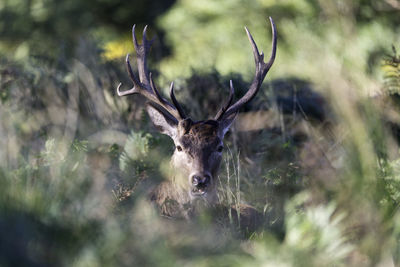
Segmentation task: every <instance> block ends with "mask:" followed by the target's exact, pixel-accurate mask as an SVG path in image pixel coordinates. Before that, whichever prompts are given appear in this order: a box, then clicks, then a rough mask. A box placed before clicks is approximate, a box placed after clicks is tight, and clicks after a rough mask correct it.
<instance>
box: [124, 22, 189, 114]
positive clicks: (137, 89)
mask: <svg viewBox="0 0 400 267" xmlns="http://www.w3.org/2000/svg"><path fill="white" fill-rule="evenodd" d="M135 26H136V25H133V28H132V38H133V45H134V47H135V50H136V55H137V60H136V62H137V66H138V72H139V79H140V81H138V80H137V78H136V77H135V75H134V74H133V70H132V67H131V63H130V62H129V54H127V55H126V59H125V61H126V69H127V70H128V73H129V77H130V78H131V80H132V82H133V87H132V88H131V89H129V90H126V91H123V92H121V91H120V88H121V86H122V83H120V84H119V85H118V88H117V93H118V95H119V96H125V95H131V94H141V95H142V96H144V97H145V98H147V99H148V100H149V101H151V102H153V103H155V104H157V105H158V106H160V107H162V108H163V109H164V110H166V111H167V112H168V113H169V114H171V115H172V116H173V117H174V118H175V119H176V120H177V121H180V120H184V119H186V115H185V113H184V112H183V109H182V107H181V106H180V105H179V103H178V101H177V100H176V98H175V94H174V83H173V82H172V83H171V86H170V97H171V100H172V103H173V104H171V103H169V102H168V101H167V100H166V99H165V98H163V97H162V96H161V94H160V93H159V92H158V90H157V88H156V86H155V84H154V81H153V78H152V74H151V72H150V73H149V71H148V70H147V54H148V52H149V50H150V48H151V45H152V43H153V41H154V39H153V40H147V37H146V34H147V25H146V26H145V27H144V30H143V42H142V44H141V45H139V44H138V42H137V39H136V35H135Z"/></svg>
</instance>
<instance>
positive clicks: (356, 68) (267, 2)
mask: <svg viewBox="0 0 400 267" xmlns="http://www.w3.org/2000/svg"><path fill="white" fill-rule="evenodd" d="M172 4H174V5H172ZM160 14H162V15H161V16H159V15H160ZM0 16H1V17H2V20H1V22H0V35H1V36H2V39H1V40H0V55H3V56H2V57H1V58H0V147H1V151H0V265H2V266H3V265H4V266H18V265H24V266H46V265H57V266H70V265H72V266H159V265H161V266H176V265H188V266H265V265H266V266H268V265H269V266H279V265H281V266H282V265H283V266H327V265H328V266H329V265H335V266H349V265H354V266H365V265H371V266H374V265H378V264H380V265H381V266H384V265H385V264H386V265H390V264H391V265H399V264H400V257H399V255H400V245H399V244H400V213H399V205H400V193H399V192H400V155H399V140H400V137H399V136H400V134H399V133H400V130H399V129H400V127H399V125H400V116H399V108H398V105H397V104H398V93H399V89H398V87H399V79H398V76H399V75H398V74H399V72H398V68H399V59H398V57H399V56H398V55H397V53H396V51H395V50H393V53H390V47H391V46H392V44H393V45H394V46H396V45H397V43H398V41H399V39H398V38H399V37H398V36H400V35H399V28H398V27H397V25H399V23H400V21H399V19H400V17H399V16H398V6H397V9H396V1H386V0H385V1H380V2H379V3H378V2H376V1H372V0H355V1H336V0H331V1H322V0H321V1H319V0H318V1H317V0H302V1H294V0H284V1H272V0H252V1H242V0H235V1H218V2H215V1H209V0H204V1H199V2H195V1H189V0H179V1H176V3H173V2H172V1H155V0H154V1H135V2H134V3H132V2H125V1H118V0H115V1H114V0H113V1H111V0H110V1H108V0H107V1H104V0H102V1H98V0H91V1H75V0H73V1H55V0H35V1H26V0H12V1H11V0H6V1H2V2H0ZM268 16H271V17H273V18H274V20H275V23H276V25H277V29H278V34H279V40H278V54H277V60H276V62H275V64H274V66H273V68H272V69H271V73H270V74H268V77H267V80H268V81H271V79H273V78H274V77H280V79H277V80H273V81H272V82H271V83H265V84H264V86H263V88H262V89H261V90H260V92H259V93H258V95H257V97H256V98H255V99H254V100H253V101H252V102H251V103H250V104H249V105H247V106H246V107H244V109H243V110H242V113H241V114H240V115H239V117H238V124H237V125H235V126H234V127H233V129H232V131H231V132H230V133H228V135H227V137H226V140H225V144H226V148H227V149H226V150H227V151H226V153H225V155H224V162H223V165H222V167H221V172H220V175H219V177H218V180H217V183H218V184H219V188H218V195H219V198H220V202H221V203H222V204H225V205H226V206H234V207H235V206H236V207H238V206H239V205H240V204H242V203H247V204H250V205H251V206H253V207H255V208H256V209H257V210H258V211H259V212H261V213H263V215H264V225H265V227H264V228H263V229H262V230H261V231H260V232H255V233H250V234H251V237H250V238H247V239H245V240H241V239H237V238H236V235H235V233H236V231H237V229H235V228H232V227H231V226H232V225H231V224H230V223H232V221H234V220H235V218H233V217H232V214H230V215H231V217H230V219H231V222H228V223H227V224H223V223H221V224H222V225H218V226H215V225H213V224H211V221H212V220H211V219H212V218H210V217H209V216H210V214H204V215H202V216H200V218H198V219H196V220H193V221H191V222H186V221H180V220H169V219H165V218H160V216H159V214H158V213H157V212H156V210H155V209H154V207H152V205H151V204H149V202H148V201H147V199H146V197H147V193H148V192H149V189H150V188H153V187H154V186H155V185H157V184H158V183H159V182H161V181H163V179H166V178H168V177H171V173H170V169H169V167H168V166H169V162H168V161H169V157H170V155H171V154H172V151H173V149H172V148H173V144H172V141H171V140H170V139H169V138H168V137H166V136H163V135H161V134H159V133H156V132H155V129H154V127H152V125H151V123H150V121H149V118H148V117H147V116H146V115H145V113H144V111H143V104H142V102H143V99H142V98H140V97H138V96H132V97H125V98H118V97H116V94H115V88H116V86H117V84H118V81H119V80H121V79H122V81H123V83H124V86H126V87H128V86H129V85H130V83H129V80H128V77H127V75H126V74H125V70H123V67H124V66H123V59H121V60H119V59H117V60H115V61H105V60H104V58H103V57H102V53H101V51H100V50H99V45H97V43H99V42H100V43H102V42H104V43H107V44H108V46H105V48H107V47H110V49H111V50H115V49H117V48H118V45H117V44H119V41H118V40H120V39H124V40H125V39H127V38H128V37H129V38H130V34H129V29H130V27H131V25H132V24H134V23H137V24H139V28H141V27H142V26H143V25H142V24H150V25H151V24H156V25H152V27H151V29H152V30H151V32H149V35H151V36H153V35H156V36H158V37H159V41H160V42H156V43H155V45H154V47H153V50H152V57H151V58H150V67H151V68H155V69H156V70H155V72H154V73H160V75H159V76H158V77H157V78H158V80H159V81H161V82H163V81H164V80H167V79H168V80H172V79H174V80H176V79H177V80H176V85H177V86H176V94H177V97H178V98H179V100H180V101H181V102H183V104H184V108H185V110H186V111H189V112H190V114H191V115H192V116H193V118H194V119H205V118H210V117H213V115H215V113H216V111H217V109H218V107H219V106H220V104H221V103H222V102H223V101H225V99H226V95H227V92H228V84H229V80H230V79H233V81H234V85H235V89H236V93H235V99H238V97H240V96H242V95H243V93H244V92H245V91H246V88H247V86H248V83H249V82H248V81H250V80H251V76H252V73H253V71H254V66H253V65H254V63H253V59H252V56H251V50H250V46H249V44H248V41H247V39H246V36H245V33H244V31H243V30H242V27H243V26H245V25H246V26H247V27H248V28H249V29H250V30H251V32H252V34H253V36H254V38H255V39H256V41H257V43H258V46H259V48H260V50H264V51H265V52H267V55H268V51H269V45H268V44H269V42H270V33H269V32H270V30H269V26H268V24H267V23H266V22H267V17H268ZM71 18H73V19H71ZM154 20H155V21H156V22H155V23H154V22H153V21H154ZM162 31H164V32H165V33H163V32H162ZM241 31H242V33H241ZM120 35H121V36H120ZM122 36H124V37H122ZM138 36H139V33H138ZM110 44H111V45H110ZM166 44H167V45H168V46H169V48H168V49H167V48H166V46H165V45H166ZM100 46H101V45H100ZM118 49H119V48H118ZM124 49H125V48H123V49H121V51H125V50H124ZM121 51H117V52H118V53H117V52H116V53H115V54H113V55H112V56H110V57H109V58H112V59H115V57H118V55H120V54H121V53H120V52H121ZM114 52H115V51H114ZM388 54H389V55H390V56H387V55H388ZM385 55H386V56H385ZM164 56H166V57H165V58H164ZM106 58H107V57H106ZM21 59H23V60H21ZM154 59H155V60H154ZM153 60H154V62H153ZM382 60H383V61H382ZM132 62H133V61H132ZM155 62H159V63H158V64H155ZM382 62H383V64H382ZM133 65H134V64H133ZM232 72H234V73H236V74H231V73H232ZM305 79H306V80H308V81H311V82H310V83H308V82H304V80H305ZM161 88H164V87H163V86H162V87H161ZM314 88H315V89H317V90H319V91H321V92H323V95H324V97H325V100H324V101H321V100H322V97H321V96H320V95H319V94H316V93H315V92H314ZM380 89H383V93H384V94H383V95H384V96H379V97H377V96H376V97H374V98H373V99H371V98H367V97H365V96H366V95H370V94H372V93H373V94H375V95H376V94H377V92H379V90H380ZM282 99H283V100H285V101H287V102H286V103H289V104H291V106H290V105H289V106H290V107H289V108H287V109H286V110H285V107H284V106H283V104H282V103H284V102H283V100H282ZM304 99H306V101H304ZM301 101H303V102H301ZM307 101H308V102H307ZM308 103H312V104H314V105H315V106H318V107H321V108H325V109H326V110H327V111H326V114H325V113H324V114H323V115H324V116H322V117H320V118H318V120H315V121H314V120H312V119H311V117H310V116H308V114H303V113H305V112H306V106H305V105H306V104H308ZM325 105H326V107H325ZM286 106H288V105H286ZM242 115H246V117H245V116H243V117H241V116H242ZM249 121H250V122H252V123H253V124H252V126H253V128H251V130H249V129H246V127H245V126H243V125H245V124H246V123H248V122H249ZM237 216H238V217H240V213H239V214H237ZM4 244H6V245H4ZM377 244H379V245H377Z"/></svg>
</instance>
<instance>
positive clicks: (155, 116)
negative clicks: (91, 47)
mask: <svg viewBox="0 0 400 267" xmlns="http://www.w3.org/2000/svg"><path fill="white" fill-rule="evenodd" d="M269 20H270V23H271V27H272V52H271V56H270V59H269V61H268V62H267V63H265V62H264V54H263V53H262V52H261V53H259V51H258V48H257V45H256V43H255V42H254V40H253V37H252V36H251V34H250V32H249V31H248V29H247V28H246V27H245V30H246V33H247V36H248V38H249V41H250V43H251V46H252V49H253V54H254V60H255V76H254V79H253V81H252V83H251V85H250V87H249V89H248V91H247V92H246V94H245V95H244V96H242V97H241V98H240V99H239V100H238V101H236V102H235V103H233V94H234V88H233V84H232V81H230V94H229V98H228V100H227V102H226V103H225V105H223V106H222V107H221V108H220V110H219V111H218V113H217V115H216V116H215V117H214V118H213V119H209V120H204V121H194V120H192V119H191V118H189V117H187V116H186V114H185V112H184V111H183V109H182V107H181V106H180V105H179V103H178V101H177V100H176V98H175V95H174V84H173V83H171V86H170V97H171V100H172V103H170V102H168V101H167V100H166V99H165V98H163V97H162V96H161V94H160V93H159V92H158V90H157V88H156V86H155V84H154V82H153V79H152V75H151V73H150V72H149V71H148V70H147V64H146V61H147V54H148V52H149V50H150V47H151V44H152V42H153V40H148V39H147V38H146V33H147V26H146V27H145V28H144V30H143V42H142V44H141V45H139V44H138V42H137V39H136V35H135V26H133V29H132V36H133V44H134V47H135V50H136V54H137V65H138V72H139V80H138V79H137V78H136V77H135V75H134V73H133V71H132V68H131V65H130V61H129V54H128V55H127V57H126V66H127V70H128V73H129V76H130V78H131V80H132V82H133V87H132V88H131V89H130V90H127V91H123V92H121V91H120V87H121V84H119V86H118V88H117V93H118V95H119V96H124V95H130V94H141V95H143V96H144V97H145V98H147V100H148V103H147V106H146V109H147V112H148V114H149V116H150V118H151V120H152V121H153V123H154V125H155V126H156V127H157V128H158V130H159V131H160V132H161V133H163V134H166V135H168V136H170V137H171V138H172V140H173V141H174V144H175V152H174V155H173V156H172V160H171V163H172V166H173V167H174V170H175V183H177V184H180V185H182V184H183V187H184V188H185V190H186V192H188V195H189V196H190V198H191V199H193V198H199V197H201V198H205V199H207V200H208V201H213V200H215V199H216V190H215V180H214V179H215V177H216V175H217V173H218V169H219V166H220V163H221V158H222V152H223V149H224V145H223V139H224V136H225V134H226V132H227V131H228V130H229V127H230V126H231V125H232V123H233V121H234V119H235V117H236V115H237V114H238V112H239V109H240V108H241V107H242V106H243V105H245V104H246V103H247V102H249V101H250V100H251V99H253V97H254V96H255V95H256V94H257V92H258V90H259V89H260V86H261V84H262V82H263V80H264V78H265V76H266V74H267V72H268V71H269V69H270V68H271V66H272V64H273V62H274V60H275V55H276V42H277V36H276V29H275V25H274V22H273V20H272V18H269Z"/></svg>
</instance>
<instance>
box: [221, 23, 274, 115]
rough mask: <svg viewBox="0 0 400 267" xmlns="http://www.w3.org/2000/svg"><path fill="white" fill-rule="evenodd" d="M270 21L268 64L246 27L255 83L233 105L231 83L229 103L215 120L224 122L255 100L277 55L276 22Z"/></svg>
mask: <svg viewBox="0 0 400 267" xmlns="http://www.w3.org/2000/svg"><path fill="white" fill-rule="evenodd" d="M269 21H270V23H271V28H272V52H271V57H270V58H269V61H268V62H267V63H265V62H264V53H263V52H261V54H260V53H259V52H258V48H257V45H256V43H255V42H254V39H253V36H251V33H250V32H249V30H248V29H247V27H244V28H245V30H246V33H247V37H248V38H249V41H250V43H251V46H252V48H253V54H254V61H255V64H256V74H255V76H254V79H253V82H252V83H251V85H250V88H249V90H248V91H247V92H246V94H245V95H244V96H242V98H240V99H239V100H238V101H237V102H236V103H235V104H233V105H232V98H233V85H232V81H230V95H229V101H228V102H227V104H226V105H224V106H223V107H222V108H221V109H220V110H219V111H218V113H217V115H216V116H215V119H216V120H218V121H220V120H223V119H224V118H227V117H228V116H229V115H231V114H234V113H236V112H238V111H239V109H240V108H241V107H242V106H243V105H245V104H246V103H247V102H249V101H250V100H252V99H253V97H254V96H255V95H256V94H257V92H258V90H259V89H260V87H261V84H262V82H263V81H264V78H265V76H266V75H267V73H268V71H269V69H270V68H271V66H272V64H273V63H274V60H275V55H276V39H277V36H276V28H275V24H274V21H273V20H272V18H271V17H269Z"/></svg>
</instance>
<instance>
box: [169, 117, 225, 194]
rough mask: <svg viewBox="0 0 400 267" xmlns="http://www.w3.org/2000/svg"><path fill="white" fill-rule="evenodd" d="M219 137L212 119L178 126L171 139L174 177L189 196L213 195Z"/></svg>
mask: <svg viewBox="0 0 400 267" xmlns="http://www.w3.org/2000/svg"><path fill="white" fill-rule="evenodd" d="M222 139H223V136H221V135H220V131H219V123H218V122H216V121H204V122H197V123H195V124H193V125H188V126H187V127H186V129H185V128H184V127H182V128H181V130H180V133H179V134H178V136H177V137H176V138H174V143H175V152H174V155H173V157H172V165H173V167H174V170H175V173H176V178H177V179H183V180H182V181H181V183H180V184H183V186H184V187H185V188H186V189H187V190H188V192H189V195H190V196H191V197H192V198H195V197H205V198H214V197H215V191H216V190H215V179H216V176H217V173H218V169H219V166H220V163H221V158H222V151H223V148H224V147H223V143H222Z"/></svg>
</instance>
